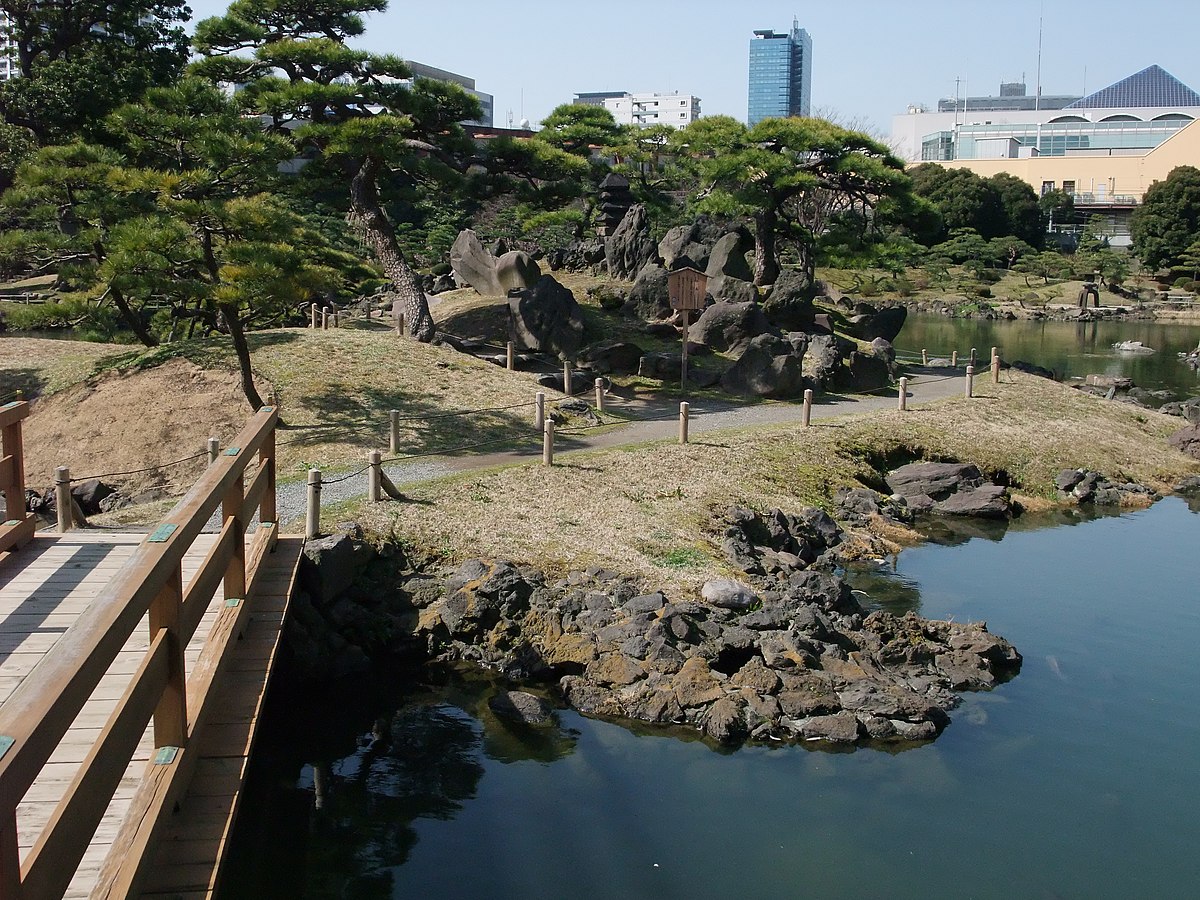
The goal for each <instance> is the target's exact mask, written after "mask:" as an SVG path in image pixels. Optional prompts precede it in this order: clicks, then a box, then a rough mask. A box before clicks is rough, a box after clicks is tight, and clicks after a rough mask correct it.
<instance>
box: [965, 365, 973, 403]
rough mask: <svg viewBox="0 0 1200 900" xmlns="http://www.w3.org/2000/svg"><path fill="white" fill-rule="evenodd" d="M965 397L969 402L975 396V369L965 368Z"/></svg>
mask: <svg viewBox="0 0 1200 900" xmlns="http://www.w3.org/2000/svg"><path fill="white" fill-rule="evenodd" d="M966 395H967V399H968V400H969V399H970V398H971V397H973V396H974V395H975V367H974V366H967V384H966Z"/></svg>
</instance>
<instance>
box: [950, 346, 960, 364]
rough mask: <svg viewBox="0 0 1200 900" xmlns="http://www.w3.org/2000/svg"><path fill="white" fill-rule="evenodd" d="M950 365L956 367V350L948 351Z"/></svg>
mask: <svg viewBox="0 0 1200 900" xmlns="http://www.w3.org/2000/svg"><path fill="white" fill-rule="evenodd" d="M950 367H951V368H953V369H957V368H958V351H957V350H952V351H950Z"/></svg>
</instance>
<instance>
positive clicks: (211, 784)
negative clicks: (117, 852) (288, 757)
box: [0, 530, 299, 897]
mask: <svg viewBox="0 0 1200 900" xmlns="http://www.w3.org/2000/svg"><path fill="white" fill-rule="evenodd" d="M250 537H252V536H250ZM144 539H145V534H135V533H111V532H101V531H91V530H85V531H77V532H70V533H68V534H65V535H47V534H39V535H37V536H36V537H35V538H34V539H33V540H32V541H30V542H29V543H28V544H27V545H26V546H25V547H23V548H21V549H20V550H18V551H15V552H13V553H8V554H5V556H4V561H3V564H2V565H0V703H3V702H4V701H5V700H7V698H8V697H9V696H10V695H11V694H12V692H13V691H14V690H16V689H17V687H18V686H19V685H20V684H21V683H22V682H23V681H24V679H25V678H27V677H30V676H31V674H33V673H35V671H36V666H37V664H38V662H39V661H40V660H41V659H42V658H43V657H44V656H45V655H46V654H47V653H49V652H50V651H51V650H52V649H53V648H54V646H55V645H56V644H57V642H58V640H59V638H60V637H61V636H62V635H63V634H65V633H66V631H67V629H68V628H69V627H70V626H71V624H72V622H74V620H75V619H76V617H77V616H78V615H79V614H80V613H82V612H83V611H84V610H85V609H86V608H87V607H88V605H89V604H90V603H92V602H93V600H94V599H95V598H96V597H97V596H99V594H100V592H101V590H102V588H103V586H104V585H105V584H106V583H107V582H108V581H109V580H111V579H112V577H113V576H115V575H116V574H117V573H118V572H119V571H120V570H121V567H122V565H123V564H124V563H125V561H126V560H128V559H129V557H130V555H131V554H132V552H133V551H134V549H135V548H136V547H137V546H138V545H139V544H141V542H142V541H143V540H144ZM215 540H216V535H212V534H203V535H200V536H199V537H198V538H197V539H196V541H195V542H194V543H193V545H192V547H191V549H190V550H189V551H188V554H187V556H186V557H185V558H184V561H183V564H182V571H183V582H184V585H185V588H186V585H187V584H188V583H189V582H190V580H191V578H192V576H193V575H194V574H195V573H196V572H197V571H198V569H199V567H200V564H201V562H202V561H203V559H204V556H205V554H207V552H208V551H209V549H210V548H211V547H212V546H213V544H214V542H215ZM284 540H291V541H295V540H296V539H283V540H281V544H283V543H284ZM288 549H289V553H285V554H280V555H279V556H280V559H279V563H282V564H283V565H282V566H280V565H278V564H274V565H272V563H275V560H274V557H272V558H270V559H269V560H268V561H267V563H266V564H267V565H270V570H269V571H267V572H264V576H265V577H264V579H263V580H262V582H261V583H262V587H261V588H260V593H261V598H260V599H261V602H262V607H261V609H260V610H256V612H257V615H256V620H255V625H256V626H257V627H255V629H254V637H253V639H252V640H251V641H250V642H242V641H239V642H237V648H236V653H235V656H236V657H237V658H236V659H231V660H230V663H231V665H230V667H229V678H228V679H227V680H228V681H229V682H231V683H236V684H238V685H250V686H253V685H258V688H257V691H256V692H255V691H247V690H246V689H245V688H243V689H242V690H240V691H234V692H233V693H231V694H230V695H229V696H228V697H222V698H221V703H220V704H219V705H218V709H220V710H221V711H222V715H221V716H219V717H216V718H218V719H219V720H220V721H219V722H215V723H214V726H213V729H212V733H211V734H210V735H208V737H209V738H211V739H212V740H211V744H212V746H213V747H214V748H215V749H216V750H217V751H218V752H217V753H216V754H214V755H213V756H212V757H211V758H205V759H202V762H201V765H200V768H199V770H198V773H197V777H196V779H195V780H194V791H193V793H194V795H195V798H196V799H195V801H194V802H191V803H188V804H187V806H189V807H191V808H194V813H195V815H194V817H193V818H191V819H189V820H188V821H189V826H188V830H187V831H186V833H181V832H178V831H173V833H172V839H171V840H170V841H169V842H168V843H169V844H170V845H173V846H174V848H175V852H174V853H172V854H171V855H170V859H171V860H172V864H171V868H170V872H169V873H164V874H163V875H162V876H161V877H160V876H159V875H158V874H156V876H155V879H154V882H153V883H152V884H151V885H149V886H148V895H150V894H153V892H155V891H157V890H161V889H165V888H166V887H168V886H171V885H174V887H173V888H172V889H171V895H172V896H180V897H192V896H195V897H206V896H211V891H212V888H213V885H214V884H215V879H216V873H217V870H218V869H217V862H218V856H219V854H220V853H221V851H222V850H223V847H224V842H225V840H226V838H227V835H228V829H229V825H230V822H231V819H232V811H233V810H234V809H235V808H236V794H237V791H238V790H239V789H240V786H241V783H242V780H243V778H244V775H245V768H246V762H247V759H248V755H249V747H250V745H251V743H252V741H253V729H254V727H255V724H256V721H257V713H258V710H259V708H260V705H261V698H262V694H263V692H264V690H265V685H266V681H267V678H268V677H269V671H270V665H271V662H272V660H273V657H274V650H275V645H276V644H277V642H278V637H279V632H280V629H281V627H282V621H283V615H284V613H285V610H286V603H287V591H288V589H289V587H290V583H291V577H292V573H293V571H294V567H295V561H296V558H297V557H298V553H299V550H298V545H295V546H293V545H292V544H289V545H288ZM293 551H294V552H293ZM285 556H286V557H288V558H289V559H290V562H287V563H285V562H284V559H283V557H285ZM280 568H282V569H283V570H284V571H282V572H280V571H279V569H280ZM221 596H222V594H221V590H220V588H219V587H218V589H217V592H216V595H215V598H214V599H213V600H212V601H211V602H210V604H209V607H208V609H207V610H206V612H205V613H204V616H203V617H202V619H201V622H200V625H199V626H198V627H197V629H196V633H195V635H194V636H193V638H192V640H191V642H190V643H189V645H188V647H187V650H186V651H185V654H184V655H185V660H186V665H187V668H188V671H189V672H190V671H191V669H192V667H193V666H194V665H195V664H196V662H197V660H198V659H199V657H200V653H201V650H202V648H203V646H204V642H205V640H206V638H207V636H208V633H209V631H210V629H211V628H212V625H213V623H214V622H215V621H216V619H217V615H218V613H219V611H220V609H221V608H222V607H223V605H224V604H223V601H222V600H221V599H219V598H221ZM149 643H150V639H149V625H148V619H147V617H143V619H142V621H141V622H140V623H139V624H138V626H137V627H136V628H135V629H134V631H133V633H132V635H131V636H130V638H129V640H128V641H127V643H126V644H125V646H124V647H123V649H122V650H121V652H120V653H118V655H117V657H116V659H115V660H114V662H113V663H112V665H111V666H110V667H109V669H108V671H107V673H106V674H105V675H104V677H103V678H102V679H101V681H100V683H99V685H98V686H97V687H96V689H95V690H94V691H93V693H92V696H91V697H90V699H89V700H88V701H87V703H86V704H85V705H84V707H83V709H82V710H81V711H80V713H79V715H78V716H77V717H76V719H75V722H74V724H73V725H72V726H71V728H70V730H69V731H68V732H67V733H66V735H64V737H63V739H62V741H61V742H60V744H59V746H58V748H57V749H56V750H55V751H54V753H53V754H52V755H51V757H50V761H49V762H48V763H47V765H46V766H45V767H44V769H43V771H42V773H41V775H40V776H39V777H38V779H37V780H36V781H35V782H34V784H33V786H32V787H31V788H30V789H29V791H28V793H27V794H26V796H25V798H24V799H23V801H22V802H21V803H20V804H19V805H18V807H17V833H18V845H19V848H20V855H21V858H22V859H24V857H25V856H26V854H27V853H28V852H29V850H30V849H31V848H32V847H33V845H34V843H35V841H36V840H37V837H38V835H39V834H40V832H41V829H42V828H43V827H44V826H45V824H46V822H47V821H49V819H50V817H51V815H52V814H53V812H54V808H55V806H56V805H57V803H58V801H59V800H60V799H61V798H62V797H63V795H64V794H65V792H66V790H67V788H68V787H69V786H70V784H71V782H72V780H73V779H74V777H75V775H76V773H77V772H78V770H79V766H80V763H81V762H82V761H83V759H84V758H85V757H86V756H87V754H88V753H89V751H90V750H91V748H92V745H93V743H94V741H95V740H96V738H97V736H98V735H99V734H100V731H101V729H102V728H103V726H104V724H105V722H106V721H107V720H108V717H109V715H110V714H111V713H112V711H113V710H114V709H115V707H116V704H117V701H118V700H119V699H120V697H121V695H122V694H123V692H124V690H125V688H126V686H127V684H128V683H129V681H130V678H131V676H132V675H133V673H134V672H135V671H136V669H137V667H138V666H139V665H140V663H141V660H142V658H143V655H144V653H145V651H146V649H147V648H148V647H149ZM243 643H248V644H249V646H248V647H245V648H243V647H242V646H241V645H242V644H243ZM243 650H245V651H247V652H245V653H243V652H242V651H243ZM34 677H36V675H34ZM218 690H222V691H223V690H224V686H221V687H219V688H218ZM202 743H204V742H203V741H202ZM152 752H153V730H152V728H151V727H148V728H147V729H146V733H145V734H144V735H143V737H142V740H141V742H140V743H139V745H138V749H137V752H136V753H135V754H134V757H133V759H132V760H131V761H130V763H129V766H128V768H127V770H126V771H125V773H124V776H123V777H122V779H121V783H120V785H119V786H118V788H117V791H116V793H115V795H114V797H113V800H112V802H111V803H110V804H109V807H108V810H107V811H106V813H105V815H104V818H103V820H102V821H101V823H100V825H99V827H98V828H97V831H96V834H95V837H94V839H93V841H92V843H91V845H90V846H89V848H88V851H87V853H86V854H85V856H84V858H83V861H82V862H81V863H80V865H79V867H78V869H77V871H76V873H75V877H74V879H73V880H72V882H71V886H70V888H69V889H68V892H67V894H66V895H65V896H67V897H87V896H88V895H89V892H90V891H91V889H92V886H93V885H94V884H95V882H96V879H97V877H98V875H99V872H100V870H101V867H102V865H103V864H104V861H105V859H106V857H107V855H108V852H109V849H110V846H111V845H112V843H113V841H114V839H115V838H116V836H117V834H118V830H119V829H120V826H121V823H122V820H123V817H124V814H125V811H126V809H127V808H128V807H129V803H130V800H131V798H132V797H133V796H134V793H135V791H136V790H137V787H138V785H139V784H140V783H141V781H142V778H143V776H144V774H145V772H146V769H147V763H148V761H149V759H150V757H151V755H152ZM222 757H228V758H222ZM158 868H159V867H158V866H155V870H156V873H157V870H158Z"/></svg>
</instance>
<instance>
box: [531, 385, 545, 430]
mask: <svg viewBox="0 0 1200 900" xmlns="http://www.w3.org/2000/svg"><path fill="white" fill-rule="evenodd" d="M545 425H546V394H545V393H544V392H543V391H538V392H537V393H536V394H534V395H533V427H534V428H536V429H537V430H538V431H541V430H542V429H543V428H544V427H545Z"/></svg>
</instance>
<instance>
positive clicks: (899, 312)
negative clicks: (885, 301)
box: [857, 306, 908, 343]
mask: <svg viewBox="0 0 1200 900" xmlns="http://www.w3.org/2000/svg"><path fill="white" fill-rule="evenodd" d="M907 318H908V308H907V307H904V306H889V307H886V308H884V309H881V310H879V311H878V312H877V313H875V314H873V315H871V316H870V318H868V319H866V320H865V321H863V322H861V323H860V324H859V325H858V328H857V331H858V336H859V337H860V338H862V339H863V340H864V341H870V340H874V339H875V338H883V339H884V340H885V341H887V342H888V343H892V342H894V341H895V340H896V337H897V335H899V334H900V329H902V328H903V327H904V322H905V320H906V319H907Z"/></svg>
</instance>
